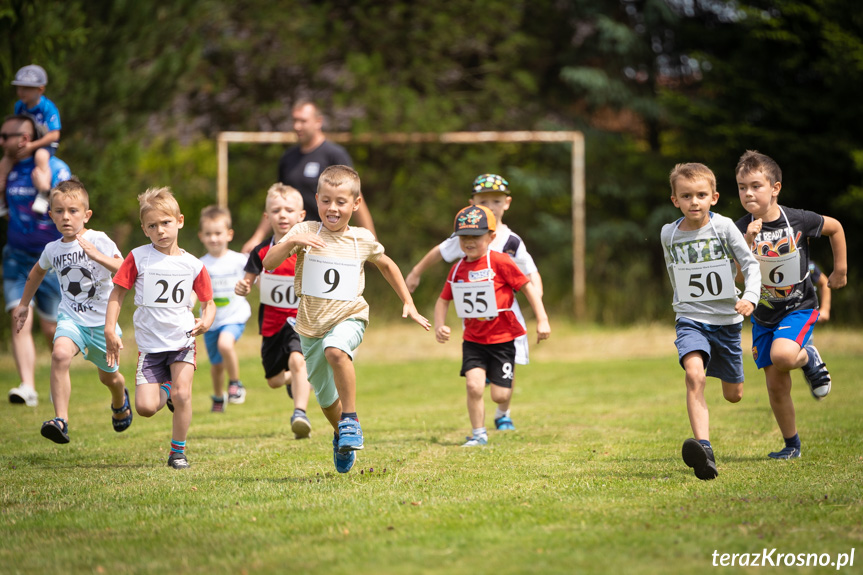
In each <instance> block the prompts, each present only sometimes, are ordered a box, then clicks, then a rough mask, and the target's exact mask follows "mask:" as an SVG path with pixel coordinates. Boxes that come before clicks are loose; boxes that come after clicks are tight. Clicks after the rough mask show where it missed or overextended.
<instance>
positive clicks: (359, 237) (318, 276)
mask: <svg viewBox="0 0 863 575" xmlns="http://www.w3.org/2000/svg"><path fill="white" fill-rule="evenodd" d="M315 197H316V199H317V206H318V214H319V215H320V217H321V221H320V222H303V223H300V224H297V225H296V226H294V227H293V228H292V229H291V231H290V232H288V233H287V235H285V237H283V238H282V239H281V241H280V242H279V243H278V244H277V245H275V246H274V247H273V248H272V249H270V251H269V252H267V255H266V256H265V257H264V262H263V263H264V268H266V269H267V270H273V269H275V268H276V267H277V266H278V265H279V264H281V263H282V262H283V261H284V260H285V258H287V257H288V256H290V255H293V254H297V268H296V273H297V276H296V280H295V283H294V285H295V289H296V293H297V295H298V296H299V298H300V304H299V309H298V310H297V325H296V330H297V333H299V334H300V340H301V341H302V345H303V355H304V356H305V358H306V366H307V367H308V372H309V381H310V382H311V384H312V387H314V389H315V396H316V397H317V399H318V403H319V404H320V406H321V409H322V410H323V412H324V415H325V416H326V418H327V420H329V422H330V423H331V424H332V426H333V429H334V430H335V433H334V437H333V458H334V463H335V466H336V471H338V472H339V473H347V472H348V471H350V470H351V467H353V465H354V461H355V460H356V451H357V450H360V449H363V447H364V443H363V430H362V427H360V422H359V417H358V416H357V406H356V373H355V371H354V365H353V352H354V350H355V349H356V348H357V347H358V346H359V345H360V343H361V342H362V340H363V334H364V333H365V330H366V326H367V325H368V322H369V305H368V303H367V302H366V300H365V298H363V296H362V293H363V289H364V288H365V283H366V281H365V272H364V271H363V264H364V263H365V262H367V261H368V262H371V263H373V264H375V266H377V268H378V269H379V270H380V272H381V274H382V275H383V276H384V278H385V279H386V280H387V282H388V283H389V284H390V286H392V288H393V290H395V292H396V294H398V296H399V298H400V299H401V300H402V302H403V304H404V305H403V307H402V317H410V318H411V319H412V320H414V321H415V322H417V323H418V324H420V325H421V326H422V327H424V328H425V329H426V330H428V329H429V327H430V326H429V321H428V320H427V319H426V318H424V317H423V316H421V315H420V314H419V313H418V312H417V310H416V307H415V306H414V303H413V300H412V298H411V295H410V292H409V291H408V288H407V286H406V285H405V282H404V279H403V278H402V274H401V271H400V270H399V268H398V266H397V265H396V264H395V262H394V261H393V260H392V259H390V258H389V257H388V256H386V255H384V247H383V246H382V245H381V244H380V243H378V242H377V241H376V240H375V237H374V235H372V233H371V232H370V231H369V230H367V229H365V228H358V227H352V226H349V225H348V222H350V219H351V216H352V215H353V213H354V212H355V211H356V210H357V209H359V207H360V203H361V202H362V197H361V196H360V177H359V175H357V172H356V171H355V170H354V169H353V168H350V167H348V166H330V167H329V168H327V169H326V170H324V171H323V173H322V174H321V176H320V178H319V179H318V192H317V194H316V196H315Z"/></svg>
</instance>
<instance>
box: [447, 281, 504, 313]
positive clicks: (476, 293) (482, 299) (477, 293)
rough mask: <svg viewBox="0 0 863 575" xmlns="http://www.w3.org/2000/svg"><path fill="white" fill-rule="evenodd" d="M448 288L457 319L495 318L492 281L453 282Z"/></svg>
mask: <svg viewBox="0 0 863 575" xmlns="http://www.w3.org/2000/svg"><path fill="white" fill-rule="evenodd" d="M450 286H451V287H452V301H453V303H454V304H455V312H456V315H458V317H460V318H462V319H468V318H491V317H497V298H496V297H495V295H494V281H493V280H487V281H483V282H455V283H452V284H450Z"/></svg>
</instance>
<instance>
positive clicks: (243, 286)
mask: <svg viewBox="0 0 863 575" xmlns="http://www.w3.org/2000/svg"><path fill="white" fill-rule="evenodd" d="M257 279H258V276H256V275H255V274H253V273H252V272H246V275H244V276H243V279H241V280H240V281H238V282H237V285H235V286H234V293H235V294H237V295H241V296H243V297H245V296H247V295H249V292H251V291H252V284H253V283H255V280H257Z"/></svg>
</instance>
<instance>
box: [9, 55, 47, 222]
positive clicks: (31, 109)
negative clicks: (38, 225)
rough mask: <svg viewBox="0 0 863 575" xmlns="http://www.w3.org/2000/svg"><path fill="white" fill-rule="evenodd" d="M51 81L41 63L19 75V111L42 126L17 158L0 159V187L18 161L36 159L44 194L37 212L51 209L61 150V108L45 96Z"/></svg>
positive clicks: (38, 181)
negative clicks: (54, 164) (54, 160)
mask: <svg viewBox="0 0 863 575" xmlns="http://www.w3.org/2000/svg"><path fill="white" fill-rule="evenodd" d="M47 84H48V74H47V73H46V72H45V69H44V68H42V67H41V66H37V65H35V64H31V65H29V66H24V67H23V68H21V69H20V70H18V73H17V74H15V79H14V80H12V85H13V86H15V89H16V92H17V94H18V101H17V102H15V110H14V113H15V114H28V115H30V116H32V117H33V118H34V119H35V120H36V123H38V124H39V126H40V129H39V132H38V134H37V135H36V137H35V138H34V139H33V140H32V141H30V142H26V143H23V144H22V145H21V146H20V147H19V149H18V152H17V154H16V157H15V158H8V157H6V156H3V158H2V159H0V190H2V189H3V188H4V187H5V186H6V178H7V177H8V176H9V172H10V171H11V170H12V166H13V165H14V163H15V162H14V160H15V159H19V160H23V159H24V158H28V157H30V156H31V155H32V156H33V159H34V160H35V162H36V168H37V169H36V170H34V171H33V183H34V184H35V185H36V188H37V189H38V190H39V192H41V193H40V195H39V196H38V197H37V199H36V201H35V202H34V203H33V211H34V212H37V213H40V214H44V213H46V212H47V211H48V192H50V191H51V170H50V167H49V162H50V158H51V156H53V155H54V153H55V152H56V150H57V146H58V142H59V141H60V128H61V125H60V111H59V110H58V109H57V106H56V105H55V104H54V102H52V101H51V100H49V99H48V98H46V97H45V86H46V85H47ZM3 215H6V205H5V203H4V202H3V201H2V197H0V216H3Z"/></svg>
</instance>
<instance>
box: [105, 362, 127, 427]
mask: <svg viewBox="0 0 863 575" xmlns="http://www.w3.org/2000/svg"><path fill="white" fill-rule="evenodd" d="M99 381H101V382H102V384H103V385H105V387H107V388H108V389H109V390H110V391H111V407H113V408H114V409H120V408H121V407H123V405H124V404H125V403H126V378H125V377H123V374H122V373H120V370H119V369H118V370H117V371H114V372H109V371H102V370H101V369H100V370H99ZM125 417H126V412H125V411H124V412H121V413H115V414H114V419H124V418H125Z"/></svg>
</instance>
